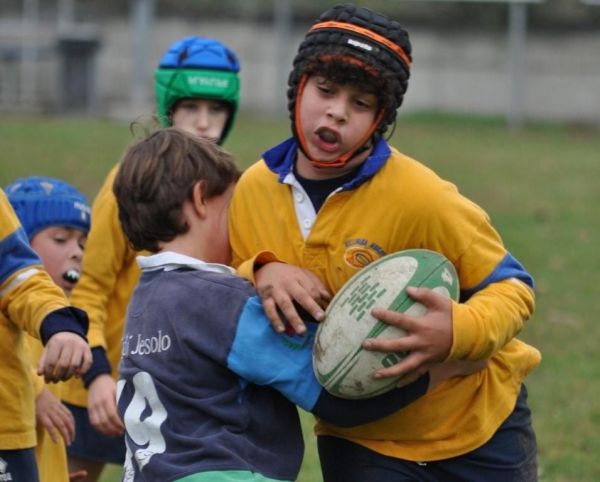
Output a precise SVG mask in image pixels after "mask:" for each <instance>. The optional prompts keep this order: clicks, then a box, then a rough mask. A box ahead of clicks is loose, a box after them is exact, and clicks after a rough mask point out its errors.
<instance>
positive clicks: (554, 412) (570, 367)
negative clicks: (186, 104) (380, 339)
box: [0, 113, 600, 482]
mask: <svg viewBox="0 0 600 482" xmlns="http://www.w3.org/2000/svg"><path fill="white" fill-rule="evenodd" d="M127 127H128V126H127V124H125V123H115V122H108V121H97V120H81V119H73V120H54V119H24V118H23V119H21V118H16V119H15V118H11V119H8V118H1V117H0V185H5V184H6V183H8V182H10V181H12V180H14V179H15V178H16V177H18V176H26V175H34V174H35V175H52V176H57V177H61V178H64V179H66V180H69V181H71V182H72V183H74V184H75V185H77V186H78V187H80V188H81V189H82V190H83V191H84V192H85V193H86V194H88V196H90V198H93V196H94V194H95V193H96V190H97V189H98V188H99V186H100V184H101V182H102V180H103V178H104V175H105V174H106V173H107V172H108V170H109V169H110V168H111V167H112V166H113V165H114V163H115V162H116V161H117V160H118V159H119V157H120V156H121V154H122V152H123V149H124V148H125V146H126V144H127V143H128V142H129V140H130V139H131V136H130V134H129V132H128V129H127ZM288 132H289V121H288V120H287V118H282V119H277V120H269V119H251V118H250V117H248V116H245V115H242V116H240V118H239V120H238V123H237V125H236V130H234V132H233V134H232V136H231V139H230V140H229V141H228V142H227V144H226V147H227V148H228V149H230V150H231V151H232V152H233V153H234V154H235V155H236V156H237V157H238V159H239V160H240V163H241V164H242V165H244V166H247V165H249V164H250V163H251V162H253V161H254V160H255V159H256V158H257V157H258V156H259V155H260V153H261V152H262V151H263V150H264V149H265V148H266V147H268V146H270V145H272V144H274V143H275V142H277V141H279V140H281V139H283V138H284V136H287V135H288ZM392 144H393V145H394V146H396V147H397V148H399V149H400V150H401V151H403V152H404V153H406V154H408V155H411V156H412V157H415V158H416V159H419V160H421V161H423V162H425V163H426V164H428V165H429V166H431V167H432V168H433V169H435V170H436V171H437V172H438V173H440V174H441V175H442V176H444V177H446V178H447V179H449V180H451V181H453V182H455V183H456V184H457V185H458V186H459V187H460V189H461V191H462V192H463V193H465V194H466V195H467V196H469V197H470V198H472V199H473V200H474V201H476V202H477V203H479V204H480V205H481V206H483V207H484V208H485V209H486V211H487V212H488V213H489V214H490V216H491V218H492V222H493V223H494V225H495V226H496V227H497V228H498V230H499V231H500V233H501V234H502V236H503V239H504V241H505V243H506V245H507V247H508V249H509V250H510V251H511V252H512V253H513V254H515V255H516V256H517V258H519V259H520V260H521V261H522V262H523V263H524V264H525V266H526V268H527V269H528V270H529V271H530V272H531V273H532V274H533V275H534V276H535V278H536V281H537V293H538V298H537V310H536V313H535V315H534V317H533V319H532V320H530V322H528V324H527V326H526V328H525V330H524V332H523V333H522V335H521V336H522V338H524V339H525V340H526V341H528V342H530V343H532V344H534V345H535V346H537V347H538V348H539V349H540V350H541V351H542V355H543V361H542V364H541V366H540V367H539V368H538V369H537V370H536V371H535V372H534V373H533V374H532V375H531V376H530V378H529V380H528V387H529V392H530V405H531V407H532V410H533V414H534V424H535V428H536V431H537V435H538V444H539V462H540V468H541V480H542V481H548V482H565V481H577V482H593V481H597V480H600V457H598V454H600V436H599V435H598V434H599V433H600V404H599V403H598V400H600V383H598V380H600V360H599V359H598V356H597V352H598V347H599V346H600V342H599V340H600V323H599V320H600V296H598V288H597V281H598V275H597V269H598V267H600V249H598V246H600V228H599V227H598V226H599V220H600V188H599V187H598V182H599V179H600V167H599V164H598V160H599V154H598V153H600V131H598V130H595V129H591V128H589V127H581V126H579V127H576V126H568V125H559V124H536V125H528V126H526V127H525V128H524V129H522V130H521V131H518V132H510V131H508V130H507V129H506V128H505V126H504V123H503V121H502V120H501V119H495V118H471V117H465V116H440V115H436V114H434V113H425V114H419V115H413V116H401V117H400V120H399V122H398V125H397V127H396V130H395V133H394V135H393V138H392ZM302 419H303V423H304V427H305V437H306V442H307V454H306V457H305V463H304V466H303V469H302V472H301V475H300V478H299V479H298V480H299V481H301V482H318V481H319V480H320V475H319V467H318V460H317V456H316V449H315V445H314V437H313V435H312V432H311V430H310V425H311V416H310V415H307V414H303V415H302ZM102 480H103V482H112V481H115V480H119V476H118V469H116V468H114V467H109V468H108V470H107V471H106V472H105V474H104V476H103V479H102Z"/></svg>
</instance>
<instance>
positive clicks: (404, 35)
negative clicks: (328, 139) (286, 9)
mask: <svg viewBox="0 0 600 482" xmlns="http://www.w3.org/2000/svg"><path fill="white" fill-rule="evenodd" d="M411 50H412V49H411V45H410V40H409V37H408V32H407V31H406V30H405V29H404V28H402V26H401V25H400V24H399V23H398V22H397V21H395V20H391V19H389V18H388V17H386V16H385V15H383V14H380V13H378V12H374V11H372V10H369V9H367V8H364V7H357V6H355V5H351V4H344V5H337V6H335V7H332V8H330V9H329V10H327V11H326V12H324V13H323V14H322V15H321V16H320V17H319V19H318V20H317V21H316V22H315V23H314V24H313V25H312V27H311V28H310V30H309V31H308V33H307V34H306V37H305V38H304V40H303V42H302V43H301V44H300V47H299V48H298V53H297V54H296V57H295V58H294V62H293V68H292V72H291V73H290V76H289V79H288V92H287V95H288V109H289V111H290V118H291V120H292V130H293V132H294V135H296V134H297V131H296V126H295V108H296V103H297V99H298V87H299V85H300V83H301V81H302V79H303V77H304V76H305V75H306V74H307V73H310V72H311V66H312V65H314V64H315V63H317V62H321V63H323V62H329V61H333V60H336V61H339V62H342V63H348V64H354V65H357V66H360V67H361V68H362V69H363V70H365V71H366V72H367V73H369V74H370V75H372V76H373V77H378V78H380V79H382V86H383V87H382V92H380V93H379V94H380V95H379V96H378V97H379V99H380V102H382V106H381V107H382V109H383V112H382V120H381V122H380V124H379V126H377V128H376V129H375V135H379V136H381V135H382V134H383V133H384V132H385V131H386V129H387V127H388V125H389V124H391V123H392V122H394V120H395V118H396V110H397V109H398V108H399V107H400V105H402V101H403V100H404V94H405V93H406V89H407V88H408V78H409V76H410V64H411V62H412V57H411Z"/></svg>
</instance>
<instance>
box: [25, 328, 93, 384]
mask: <svg viewBox="0 0 600 482" xmlns="http://www.w3.org/2000/svg"><path fill="white" fill-rule="evenodd" d="M91 364H92V352H91V350H90V347H89V345H88V344H87V342H86V341H85V340H84V339H83V338H81V337H80V336H79V335H77V334H75V333H71V332H68V331H60V332H58V333H56V334H54V335H52V336H51V337H50V339H49V340H48V343H47V344H46V347H45V348H44V352H43V353H42V356H41V358H40V362H39V364H38V369H37V373H38V375H43V376H44V380H45V381H46V383H55V382H59V381H62V380H68V379H69V378H71V377H72V376H73V375H74V376H76V377H80V376H81V375H83V374H84V373H85V372H86V371H88V369H89V368H90V366H91Z"/></svg>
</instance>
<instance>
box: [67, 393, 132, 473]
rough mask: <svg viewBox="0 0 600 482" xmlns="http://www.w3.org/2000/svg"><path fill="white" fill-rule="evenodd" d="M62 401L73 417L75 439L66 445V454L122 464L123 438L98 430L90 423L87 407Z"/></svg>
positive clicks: (123, 452) (123, 460) (106, 462)
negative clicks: (110, 435)
mask: <svg viewBox="0 0 600 482" xmlns="http://www.w3.org/2000/svg"><path fill="white" fill-rule="evenodd" d="M63 403H64V404H65V405H66V407H67V408H68V409H69V410H71V413H72V414H73V418H75V440H74V441H73V443H72V444H71V445H69V446H68V447H67V455H68V456H69V457H76V458H78V459H84V460H93V461H94V462H104V463H105V464H117V465H123V463H124V462H125V438H124V437H109V436H108V435H104V434H103V433H100V432H98V430H96V429H95V428H94V427H93V426H92V424H91V423H90V419H89V417H88V411H87V408H83V407H78V406H77V405H71V404H70V403H66V402H63Z"/></svg>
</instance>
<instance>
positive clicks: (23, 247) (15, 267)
mask: <svg viewBox="0 0 600 482" xmlns="http://www.w3.org/2000/svg"><path fill="white" fill-rule="evenodd" d="M0 259H2V263H1V265H0V284H3V283H4V282H5V281H6V280H7V279H8V278H10V276H11V275H12V274H14V273H16V272H17V271H20V270H22V269H24V268H27V267H28V266H32V265H40V264H42V262H41V261H40V258H39V257H38V256H37V254H35V251H33V249H31V246H30V245H29V240H28V239H27V235H26V234H25V231H24V230H23V228H18V229H17V230H16V231H14V232H13V233H12V234H10V235H8V236H7V237H6V238H4V239H3V240H2V241H0Z"/></svg>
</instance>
